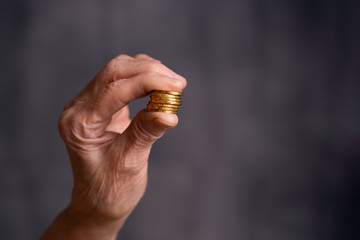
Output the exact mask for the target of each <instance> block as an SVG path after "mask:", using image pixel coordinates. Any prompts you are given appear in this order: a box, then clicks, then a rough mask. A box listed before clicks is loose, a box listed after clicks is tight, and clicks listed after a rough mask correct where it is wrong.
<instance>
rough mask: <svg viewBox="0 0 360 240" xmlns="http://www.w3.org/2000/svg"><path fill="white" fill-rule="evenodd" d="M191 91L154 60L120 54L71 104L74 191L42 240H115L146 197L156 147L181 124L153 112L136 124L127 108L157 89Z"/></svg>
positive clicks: (68, 128) (67, 135)
mask: <svg viewBox="0 0 360 240" xmlns="http://www.w3.org/2000/svg"><path fill="white" fill-rule="evenodd" d="M185 86H186V80H185V78H183V77H182V76H180V75H178V74H176V73H175V72H173V71H172V70H170V69H169V68H167V67H166V66H165V65H163V64H162V63H161V62H160V61H158V60H155V59H153V58H151V57H150V56H148V55H145V54H139V55H136V56H134V57H130V56H126V55H120V56H118V57H116V58H114V59H113V60H111V61H110V62H109V63H108V64H107V65H106V66H105V67H104V68H103V69H102V70H100V72H99V73H98V74H97V75H96V76H95V78H94V79H93V80H92V81H91V82H90V83H89V84H88V85H87V86H86V87H85V88H84V89H83V90H82V91H81V92H80V93H79V94H78V95H77V96H76V97H75V98H74V99H72V100H71V101H70V102H69V103H67V104H66V105H65V108H64V112H63V113H62V115H61V117H60V119H59V132H60V135H61V137H62V139H63V140H64V142H65V145H66V148H67V151H68V153H69V157H70V160H71V164H72V169H73V177H74V188H73V191H72V197H71V202H70V204H69V205H68V207H67V208H66V209H65V210H63V211H62V212H61V213H60V214H59V216H58V217H57V218H56V219H55V220H54V222H53V223H52V224H51V225H50V227H49V228H48V229H47V230H46V232H45V233H44V235H43V236H42V237H41V240H48V239H62V240H63V239H67V240H72V239H76V240H79V239H86V240H92V239H96V240H110V239H116V236H117V233H118V232H119V230H120V229H121V227H122V226H123V224H124V222H125V221H126V219H127V217H128V216H129V215H130V213H131V212H132V211H133V209H134V208H135V207H136V205H137V204H138V202H139V201H140V199H141V197H142V196H143V194H144V192H145V189H146V184H147V166H148V157H149V153H150V149H151V146H152V144H153V143H154V142H155V141H156V140H157V139H159V138H160V137H161V136H162V135H163V134H164V133H165V132H166V131H167V130H169V129H171V128H173V127H175V126H176V125H177V123H178V118H177V116H176V115H175V114H169V113H161V112H148V111H146V110H143V111H140V112H139V113H138V114H137V115H136V117H135V118H134V119H133V120H132V121H131V120H130V118H129V109H128V106H127V105H128V104H129V103H130V102H131V101H133V100H135V99H137V98H141V97H144V96H146V95H147V94H148V92H150V91H151V90H169V91H182V90H183V89H184V88H185Z"/></svg>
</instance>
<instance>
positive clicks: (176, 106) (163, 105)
mask: <svg viewBox="0 0 360 240" xmlns="http://www.w3.org/2000/svg"><path fill="white" fill-rule="evenodd" d="M148 105H150V106H158V107H172V108H179V106H180V105H175V104H168V103H153V102H149V103H148Z"/></svg>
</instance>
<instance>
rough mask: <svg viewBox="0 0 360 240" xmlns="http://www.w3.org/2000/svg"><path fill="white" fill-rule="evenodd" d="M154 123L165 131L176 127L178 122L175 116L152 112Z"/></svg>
mask: <svg viewBox="0 0 360 240" xmlns="http://www.w3.org/2000/svg"><path fill="white" fill-rule="evenodd" d="M153 119H154V122H155V124H156V125H157V126H159V127H161V128H165V129H171V128H174V127H176V125H177V124H178V122H179V118H178V117H177V115H176V114H171V113H163V112H154V118H153Z"/></svg>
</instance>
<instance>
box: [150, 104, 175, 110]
mask: <svg viewBox="0 0 360 240" xmlns="http://www.w3.org/2000/svg"><path fill="white" fill-rule="evenodd" d="M146 109H147V110H161V109H163V110H169V111H177V110H178V109H179V108H172V107H163V106H149V105H148V106H146Z"/></svg>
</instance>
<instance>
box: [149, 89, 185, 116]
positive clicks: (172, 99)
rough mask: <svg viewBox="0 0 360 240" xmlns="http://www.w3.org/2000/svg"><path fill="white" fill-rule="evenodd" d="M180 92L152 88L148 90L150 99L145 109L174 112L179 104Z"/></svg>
mask: <svg viewBox="0 0 360 240" xmlns="http://www.w3.org/2000/svg"><path fill="white" fill-rule="evenodd" d="M182 95H183V93H182V92H172V91H161V90H154V91H151V92H150V101H149V103H148V105H147V106H146V110H148V111H150V112H166V113H174V114H176V113H177V112H178V110H179V107H180V105H181V98H180V96H182Z"/></svg>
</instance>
